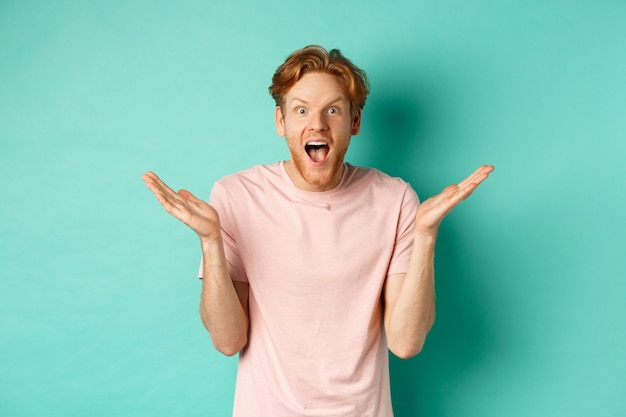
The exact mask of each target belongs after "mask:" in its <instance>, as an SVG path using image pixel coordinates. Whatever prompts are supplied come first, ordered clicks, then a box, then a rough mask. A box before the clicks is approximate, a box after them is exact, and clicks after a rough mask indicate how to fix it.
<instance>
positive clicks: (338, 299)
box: [210, 163, 419, 417]
mask: <svg viewBox="0 0 626 417" xmlns="http://www.w3.org/2000/svg"><path fill="white" fill-rule="evenodd" d="M210 201H211V204H212V205H213V207H214V208H215V209H216V210H217V212H218V213H219V215H220V222H221V225H222V234H223V236H224V246H225V248H224V249H225V252H226V259H227V261H228V267H229V271H230V274H231V278H232V279H233V280H235V281H245V282H248V283H249V288H250V294H249V314H250V334H249V338H248V344H247V346H246V347H245V348H244V350H243V351H242V352H241V354H240V358H239V369H238V374H237V386H236V391H235V405H234V411H233V416H235V417H256V416H258V417H294V416H319V417H321V416H332V417H338V416H342V417H344V416H345V417H347V416H354V417H390V416H392V415H393V412H392V407H391V395H390V388H389V368H388V352H387V345H386V341H385V337H384V332H383V326H382V323H383V321H382V303H381V294H382V288H383V284H384V281H385V277H386V276H388V275H390V274H395V273H404V272H406V268H407V265H408V260H409V256H410V252H411V246H412V240H413V233H414V229H415V214H416V210H417V207H418V204H419V202H418V199H417V195H416V194H415V192H414V191H413V189H412V188H411V187H410V186H409V185H408V184H407V183H405V182H404V181H402V180H401V179H398V178H392V177H389V176H388V175H386V174H384V173H382V172H380V171H377V170H375V169H366V168H359V167H354V166H352V165H350V164H345V171H344V175H343V178H342V180H341V182H340V184H339V185H338V186H337V187H335V188H334V189H333V190H330V191H325V192H307V191H303V190H301V189H299V188H297V187H296V186H295V185H294V184H293V183H292V182H291V180H290V179H289V177H288V175H287V173H286V171H285V169H284V166H283V163H276V164H273V165H267V166H256V167H254V168H251V169H249V170H246V171H243V172H240V173H237V174H234V175H231V176H228V177H226V178H223V179H221V180H220V181H218V182H217V183H216V184H215V186H214V188H213V191H212V193H211V199H210Z"/></svg>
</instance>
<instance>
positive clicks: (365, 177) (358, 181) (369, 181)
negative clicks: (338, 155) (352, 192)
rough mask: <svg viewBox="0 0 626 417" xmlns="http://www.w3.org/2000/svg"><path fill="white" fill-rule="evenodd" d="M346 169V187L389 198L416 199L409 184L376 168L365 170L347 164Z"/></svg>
mask: <svg viewBox="0 0 626 417" xmlns="http://www.w3.org/2000/svg"><path fill="white" fill-rule="evenodd" d="M347 167H348V173H349V176H350V177H349V179H348V184H347V185H348V187H355V188H365V189H370V190H371V191H375V192H376V193H380V194H383V195H387V196H389V197H392V196H403V197H408V198H409V199H413V198H415V199H417V195H416V193H415V191H414V190H413V187H411V184H409V183H408V182H406V181H405V180H404V179H402V178H400V177H392V176H391V175H389V174H387V173H385V172H383V171H380V170H378V169H376V168H365V167H359V166H353V165H349V164H348V165H347Z"/></svg>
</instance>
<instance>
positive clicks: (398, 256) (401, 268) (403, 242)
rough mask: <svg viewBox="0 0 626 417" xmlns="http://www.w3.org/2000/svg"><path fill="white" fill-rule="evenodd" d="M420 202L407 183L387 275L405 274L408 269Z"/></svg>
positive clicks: (398, 214)
mask: <svg viewBox="0 0 626 417" xmlns="http://www.w3.org/2000/svg"><path fill="white" fill-rule="evenodd" d="M419 204H420V203H419V199H418V197H417V194H416V193H415V191H414V190H413V188H411V186H410V185H409V184H406V189H405V191H404V195H403V198H402V203H401V204H400V210H399V212H398V213H397V216H398V223H397V227H396V240H395V244H394V248H393V252H392V254H391V261H390V262H389V269H388V271H387V275H393V274H404V273H406V271H407V269H408V266H409V259H410V258H411V251H412V247H413V238H414V236H415V216H416V215H417V208H418V207H419Z"/></svg>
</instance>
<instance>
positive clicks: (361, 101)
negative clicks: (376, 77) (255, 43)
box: [269, 45, 369, 114]
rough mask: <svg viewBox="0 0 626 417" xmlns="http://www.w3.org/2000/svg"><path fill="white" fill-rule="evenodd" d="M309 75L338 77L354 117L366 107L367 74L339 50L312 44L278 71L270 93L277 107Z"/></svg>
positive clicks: (287, 60) (287, 61)
mask: <svg viewBox="0 0 626 417" xmlns="http://www.w3.org/2000/svg"><path fill="white" fill-rule="evenodd" d="M308 72H322V73H326V74H331V75H335V76H337V77H338V78H339V79H340V80H341V81H342V82H343V84H344V87H345V91H346V94H347V95H348V98H349V100H350V111H351V113H352V114H355V113H356V111H357V110H360V109H362V108H363V106H365V99H366V98H367V94H368V93H369V81H368V79H367V76H366V75H365V71H363V70H362V69H360V68H358V67H357V66H356V65H354V64H353V63H352V62H351V61H350V60H349V59H348V58H346V57H345V56H343V55H342V54H341V51H339V49H332V50H331V51H330V52H328V51H326V49H324V48H323V47H321V46H318V45H309V46H306V47H304V48H302V49H299V50H297V51H295V52H294V53H292V54H291V55H289V57H288V58H287V59H286V60H285V62H284V63H283V64H282V65H281V66H280V67H278V69H276V72H275V73H274V76H273V77H272V85H271V86H270V87H269V92H270V95H271V96H272V98H273V99H274V101H275V102H276V105H277V106H281V107H282V105H283V100H284V98H285V95H286V94H287V92H288V91H289V90H290V89H291V87H293V86H294V84H296V83H297V82H298V80H300V78H302V76H304V74H306V73H308Z"/></svg>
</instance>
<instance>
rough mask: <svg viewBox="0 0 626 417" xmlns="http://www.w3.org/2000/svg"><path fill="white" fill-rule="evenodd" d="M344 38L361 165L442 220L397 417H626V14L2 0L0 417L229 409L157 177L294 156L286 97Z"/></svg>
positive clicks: (185, 235) (617, 9)
mask: <svg viewBox="0 0 626 417" xmlns="http://www.w3.org/2000/svg"><path fill="white" fill-rule="evenodd" d="M311 43H319V44H322V45H324V46H326V47H339V48H340V49H342V50H343V52H344V53H345V54H346V55H348V56H349V57H351V58H352V59H353V60H354V61H355V62H356V63H357V64H359V65H361V66H362V67H364V68H365V69H366V70H367V72H368V74H369V76H370V78H371V82H372V93H371V96H370V98H369V101H368V103H367V105H366V107H365V111H364V121H363V130H362V132H361V134H360V135H359V136H357V137H356V138H355V139H354V141H353V147H352V149H351V151H350V153H349V160H350V161H351V162H352V163H355V164H363V165H369V166H374V167H378V168H381V169H383V170H386V171H387V172H389V173H391V174H393V175H399V176H402V177H403V178H405V179H406V180H407V181H410V182H411V184H412V185H413V186H414V188H415V189H416V190H417V192H418V193H419V195H420V196H421V197H422V198H426V197H429V196H431V195H433V194H435V193H437V192H438V191H439V190H440V189H442V188H443V187H445V186H446V185H448V184H449V183H452V182H455V181H458V180H460V179H461V178H463V177H464V176H465V175H467V174H468V173H469V172H471V171H472V170H473V169H474V168H475V167H476V166H478V165H480V164H482V163H491V164H494V165H496V171H495V173H494V174H493V175H492V177H491V178H490V179H489V180H488V182H487V183H485V184H484V186H483V187H481V188H480V189H479V190H478V191H477V192H476V193H475V194H474V195H473V196H472V197H471V199H470V200H468V201H466V202H464V203H463V204H462V205H461V206H460V207H459V208H458V209H457V211H455V212H454V213H453V214H451V215H450V217H449V218H448V219H446V221H445V222H444V224H443V226H442V229H441V234H440V240H439V242H438V247H437V261H436V264H437V265H436V266H437V301H438V317H437V322H436V324H435V327H434V329H433V331H432V332H431V334H430V336H429V339H428V340H427V344H426V347H425V349H424V351H423V352H422V354H421V355H419V356H418V357H416V358H414V359H412V360H409V361H400V360H397V359H393V358H392V360H391V367H392V389H393V397H394V406H395V409H396V414H397V416H399V417H403V416H432V417H439V416H480V417H490V416H494V417H495V416H498V417H501V416H508V417H513V416H520V417H521V416H568V417H571V416H592V415H593V416H624V415H626V360H625V359H624V354H625V352H626V332H625V330H626V329H625V323H626V303H625V302H624V299H625V292H626V282H625V278H626V261H625V260H624V258H625V256H624V255H625V252H626V251H625V248H626V227H625V226H626V220H625V214H624V213H625V211H626V195H625V186H624V185H625V181H624V178H625V177H626V169H625V168H624V160H625V157H626V152H625V151H626V115H625V112H626V2H624V1H617V0H615V1H610V0H593V1H592V0H589V1H577V2H571V1H565V0H561V1H487V0H476V1H472V2H468V1H462V0H444V1H441V0H440V1H425V0H411V1H404V2H399V1H385V2H371V3H368V2H363V1H356V0H350V1H325V0H324V1H316V2H308V3H299V2H298V3H289V2H279V1H265V2H253V1H246V2H226V1H223V2H212V1H192V0H185V1H178V2H160V1H156V2H153V1H135V2H130V1H129V2H122V1H108V2H86V1H51V2H44V1H41V2H36V1H23V0H21V1H20V0H2V1H1V2H0V141H1V148H0V192H1V204H0V216H1V217H0V263H1V265H0V274H2V279H1V287H0V288H1V290H0V303H1V306H0V314H1V316H0V331H1V334H2V336H1V339H0V415H2V416H11V417H13V416H35V415H36V416H117V417H122V416H155V417H156V416H190V417H191V416H228V415H229V414H230V408H231V403H232V396H233V389H234V377H235V372H236V358H227V357H223V356H221V355H220V354H218V353H216V352H215V351H214V350H213V348H212V346H211V343H210V340H209V337H208V335H207V334H206V332H205V331H204V329H203V327H202V325H201V323H200V320H199V318H198V314H197V304H198V299H199V290H200V284H199V283H198V281H197V280H196V278H195V276H196V272H197V268H198V256H199V250H198V243H197V239H196V238H195V237H194V235H193V234H192V233H191V232H189V231H188V230H187V229H186V228H185V227H184V226H183V225H181V224H179V223H178V222H177V221H175V220H174V219H171V218H169V217H168V215H167V214H166V213H165V212H164V211H163V210H162V209H161V208H160V207H159V205H158V204H157V202H156V200H155V199H154V198H153V197H152V195H151V194H150V193H149V192H148V190H147V189H145V187H144V185H143V183H142V181H141V179H140V175H141V174H142V173H143V172H144V171H146V170H148V169H150V170H154V171H156V172H157V173H159V174H160V175H161V176H162V177H163V178H164V179H165V180H167V181H168V182H169V183H171V185H173V186H174V187H185V188H188V189H190V190H192V191H193V192H195V193H197V194H198V195H200V196H203V197H207V196H208V194H209V192H210V189H211V186H212V183H213V181H215V180H216V179H218V178H220V177H221V176H223V175H226V174H228V173H231V172H234V171H237V170H240V169H244V168H247V167H249V166H251V165H253V164H257V163H271V162H274V161H277V160H280V159H285V158H286V157H287V152H286V146H285V145H284V143H283V142H282V139H281V138H279V137H277V136H276V134H275V131H274V127H273V119H272V114H273V103H272V101H271V99H270V97H269V95H268V94H267V86H268V84H269V81H270V77H271V75H272V72H273V70H274V69H275V68H276V66H277V65H278V64H279V63H280V62H281V61H282V60H283V59H284V58H285V57H286V55H287V54H288V53H289V52H291V51H292V50H294V49H297V48H299V47H302V46H304V45H307V44H311Z"/></svg>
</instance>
